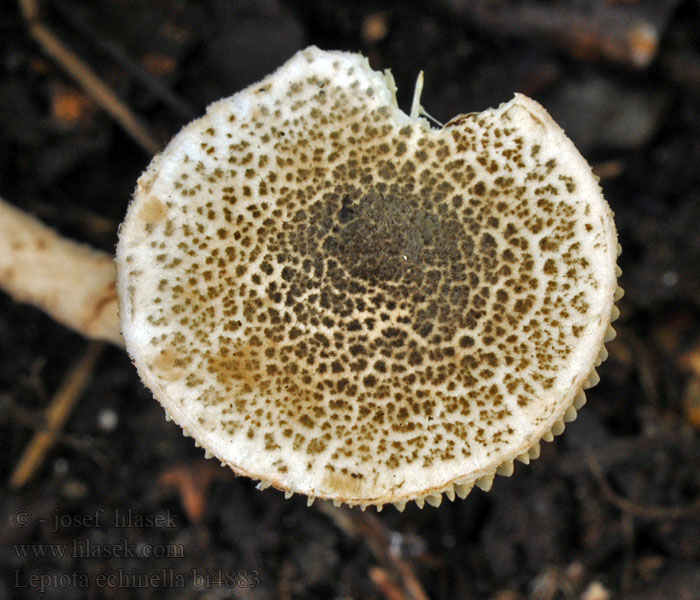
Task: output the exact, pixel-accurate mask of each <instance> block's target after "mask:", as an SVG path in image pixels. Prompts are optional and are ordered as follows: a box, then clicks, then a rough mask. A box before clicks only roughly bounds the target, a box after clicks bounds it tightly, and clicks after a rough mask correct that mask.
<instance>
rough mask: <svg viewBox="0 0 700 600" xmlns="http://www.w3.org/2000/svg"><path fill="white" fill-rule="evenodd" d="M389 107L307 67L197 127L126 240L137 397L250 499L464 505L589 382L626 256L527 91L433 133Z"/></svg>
mask: <svg viewBox="0 0 700 600" xmlns="http://www.w3.org/2000/svg"><path fill="white" fill-rule="evenodd" d="M394 91H395V88H394V86H393V80H392V78H391V75H390V74H388V73H386V74H382V73H377V72H374V71H372V70H371V69H370V67H369V64H368V62H367V60H366V59H365V58H363V57H362V56H360V55H357V54H349V53H342V52H324V51H321V50H319V49H317V48H308V49H307V50H304V51H302V52H300V53H298V54H296V55H295V56H294V57H293V58H292V59H291V60H289V61H288V62H287V63H286V64H285V65H283V66H282V67H281V68H280V69H279V70H278V71H277V72H275V73H274V74H272V75H270V76H268V77H266V78H265V79H263V80H262V81H261V82H260V83H258V84H256V85H253V86H251V87H249V88H247V89H245V90H243V91H242V92H240V93H238V94H236V95H234V96H232V97H230V98H227V99H224V100H221V101H219V102H216V103H214V104H212V105H211V106H210V107H209V109H208V111H207V114H206V115H205V116H204V117H202V118H201V119H198V120H197V121H194V122H193V123H191V124H190V125H188V126H187V127H185V128H184V129H183V130H182V131H181V132H180V133H179V134H178V135H177V136H176V137H175V138H174V139H173V140H172V142H171V143H170V144H169V146H168V147H167V148H166V149H165V151H164V152H163V153H162V154H160V155H159V156H157V157H156V158H155V159H154V160H153V162H152V163H151V165H150V166H149V168H148V169H147V171H146V172H145V173H144V174H143V176H142V177H141V178H140V180H139V182H138V187H137V189H136V193H135V197H134V201H133V203H132V204H131V206H130V208H129V212H128V215H127V217H126V221H125V222H124V224H123V225H122V228H121V232H120V240H119V246H118V249H117V265H118V272H119V275H118V292H119V295H120V301H121V321H122V332H123V335H124V338H125V341H126V345H127V349H128V351H129V353H130V354H131V356H132V358H133V360H134V362H135V364H136V366H137V368H138V371H139V373H140V375H141V377H142V379H143V381H144V382H145V384H146V385H147V386H148V387H149V388H150V389H151V390H152V391H153V394H154V395H155V397H156V398H157V399H158V400H159V401H160V403H161V404H162V405H163V406H164V407H165V410H166V412H167V413H168V414H169V415H171V416H172V418H173V419H174V420H175V421H176V422H177V423H178V424H179V425H180V426H182V428H183V429H184V430H185V432H186V433H187V434H189V435H191V436H193V437H194V438H195V439H196V441H197V442H198V443H199V444H200V445H201V446H202V447H204V448H205V449H206V450H207V452H209V453H211V454H212V455H215V456H216V457H218V458H219V459H220V460H221V461H222V462H224V463H226V464H227V465H229V466H231V468H232V469H234V470H235V471H236V472H237V473H240V474H244V475H248V476H250V477H253V478H255V479H260V480H261V481H262V483H261V487H267V486H268V485H270V484H272V485H273V486H275V487H277V488H279V489H282V490H285V491H287V492H295V493H302V494H306V495H308V496H310V497H311V498H314V497H320V498H328V499H332V500H335V501H338V502H347V503H348V504H360V505H363V506H364V505H368V504H376V505H382V504H384V503H387V502H392V503H395V504H396V505H397V506H398V507H403V505H404V504H405V502H406V501H408V500H416V501H417V502H418V503H419V505H421V506H422V505H423V502H424V501H426V502H428V503H430V504H439V501H440V497H441V493H442V492H446V493H447V495H448V497H450V498H454V495H455V492H456V493H457V494H458V495H459V496H460V497H463V496H464V495H466V494H467V493H468V491H469V490H470V489H471V487H472V486H473V485H474V484H476V485H478V486H480V487H483V488H489V487H490V485H491V481H492V480H493V475H494V474H495V473H496V472H499V473H501V474H505V475H509V474H510V473H511V472H512V462H513V460H514V459H516V458H518V459H520V460H521V461H524V462H527V461H528V460H529V459H530V458H536V456H537V455H538V454H539V442H540V440H542V439H545V440H549V439H551V436H552V433H554V434H557V433H560V432H561V431H562V430H563V427H564V425H563V423H564V421H565V420H571V419H573V418H575V415H576V409H577V408H579V407H580V406H581V405H582V404H583V402H584V401H585V398H584V397H583V394H582V392H581V390H582V389H583V388H585V387H586V385H588V384H593V383H595V381H594V378H595V375H594V374H595V371H594V367H595V366H596V365H597V364H599V362H600V360H601V359H602V357H601V351H604V346H603V343H604V341H605V340H606V335H608V336H609V335H610V334H609V331H610V330H609V323H610V321H611V316H614V314H613V310H614V305H613V298H614V295H615V292H616V289H617V283H616V247H617V244H616V241H617V240H616V233H615V227H614V224H613V219H612V213H611V211H610V209H609V207H608V205H607V204H606V202H605V200H604V199H603V196H602V194H601V191H600V188H599V186H598V184H597V181H596V179H595V178H594V176H593V175H592V174H591V169H590V167H589V166H588V164H587V163H586V162H585V160H584V159H583V158H582V157H581V155H580V154H579V153H578V152H577V151H576V149H575V148H574V146H573V144H572V143H571V141H570V140H569V139H568V138H567V137H566V136H565V135H564V133H563V131H562V130H561V129H560V128H559V127H558V126H557V125H556V124H555V123H554V122H553V121H552V119H551V117H550V116H549V115H548V114H547V112H546V111H545V110H544V109H543V108H542V107H541V106H540V105H539V104H537V103H536V102H534V101H533V100H530V99H528V98H526V97H524V96H522V95H516V96H515V98H514V99H513V100H511V101H510V102H507V103H505V104H503V105H501V106H500V107H498V108H497V109H491V110H487V111H485V112H483V113H480V114H469V115H462V116H460V117H457V118H455V119H453V120H452V121H450V122H449V123H448V124H447V125H446V126H445V127H444V128H441V129H433V128H431V127H430V125H429V124H428V122H427V121H426V120H424V119H422V118H419V117H417V116H414V117H413V118H412V117H410V116H408V115H406V114H405V113H404V112H402V111H401V110H400V109H399V108H398V107H397V105H396V100H395V95H394ZM591 377H593V379H591Z"/></svg>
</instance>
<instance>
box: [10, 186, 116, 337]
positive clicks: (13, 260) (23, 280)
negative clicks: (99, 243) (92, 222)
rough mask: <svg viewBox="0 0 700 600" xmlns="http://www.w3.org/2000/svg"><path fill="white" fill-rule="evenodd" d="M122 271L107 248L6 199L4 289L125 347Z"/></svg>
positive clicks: (72, 325)
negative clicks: (71, 236) (118, 288)
mask: <svg viewBox="0 0 700 600" xmlns="http://www.w3.org/2000/svg"><path fill="white" fill-rule="evenodd" d="M115 278H116V269H115V266H114V260H113V259H112V257H111V256H110V255H109V254H107V253H106V252H101V251H98V250H94V249H92V248H90V247H89V246H86V245H84V244H79V243H77V242H73V241H71V240H67V239H65V238H62V237H61V236H60V235H58V233H56V232H55V231H54V230H53V229H51V228H50V227H47V226H46V225H44V224H42V223H41V222H40V221H39V220H37V219H35V218H34V217H32V216H30V215H28V214H26V213H24V212H22V211H21V210H19V209H17V208H15V207H13V206H11V205H9V204H8V203H7V202H5V201H4V200H3V199H2V198H0V288H1V289H3V290H5V291H6V292H7V293H8V294H9V295H10V296H12V298H14V299H15V300H16V301H18V302H27V303H29V304H33V305H34V306H36V307H38V308H40V309H42V310H43V311H44V312H46V313H48V314H49V315H50V316H51V317H53V318H54V319H56V320H57V321H59V322H60V323H63V324H64V325H66V326H68V327H70V328H72V329H75V330H76V331H78V332H79V333H81V334H83V335H85V336H86V337H88V338H92V339H96V340H105V341H108V342H111V343H113V344H116V345H118V346H123V345H124V341H123V340H122V336H121V333H120V331H119V318H118V314H117V296H116V293H115Z"/></svg>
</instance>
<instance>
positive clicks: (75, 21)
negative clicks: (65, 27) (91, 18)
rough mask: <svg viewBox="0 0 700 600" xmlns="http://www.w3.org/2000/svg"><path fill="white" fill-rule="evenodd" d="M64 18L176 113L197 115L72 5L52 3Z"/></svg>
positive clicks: (192, 116) (189, 118)
mask: <svg viewBox="0 0 700 600" xmlns="http://www.w3.org/2000/svg"><path fill="white" fill-rule="evenodd" d="M53 4H54V5H55V6H56V8H58V10H59V12H60V13H61V14H62V15H63V16H64V18H65V19H66V20H67V21H68V22H69V23H70V24H71V25H72V26H73V27H75V28H76V29H77V30H78V31H80V33H82V34H83V35H84V36H85V37H87V38H88V39H89V40H90V42H91V43H92V44H93V45H94V46H95V47H96V48H98V49H99V50H101V51H102V52H104V53H105V54H106V55H107V56H109V57H110V58H111V59H112V60H114V62H116V63H117V64H118V65H119V66H120V67H121V68H122V69H124V70H125V71H126V72H127V73H129V75H131V76H132V77H133V78H134V79H137V80H138V81H139V82H140V83H141V84H142V85H143V86H144V87H146V88H147V89H148V90H149V91H150V92H151V93H152V94H153V95H154V96H156V97H157V98H158V99H160V100H161V101H162V102H163V103H164V104H165V105H166V106H168V107H169V108H170V109H171V110H172V111H173V112H174V113H175V114H176V115H178V116H179V117H182V118H183V119H186V120H192V119H194V118H195V117H196V116H197V111H196V110H195V109H194V108H193V107H192V106H191V105H190V104H189V103H188V102H187V101H185V100H184V99H182V98H181V97H180V96H178V95H177V94H175V93H174V92H173V91H172V90H171V89H170V88H169V87H168V86H167V85H165V84H163V83H161V82H160V81H158V79H156V78H155V77H153V75H151V74H150V73H149V72H148V71H147V70H146V69H144V68H143V67H141V66H140V65H139V64H138V63H136V62H135V61H134V60H133V59H132V58H131V57H130V56H129V55H128V54H127V53H126V52H125V51H124V49H123V48H122V47H121V45H119V44H118V43H117V42H115V41H114V40H111V39H109V38H108V37H106V36H105V35H104V34H103V33H101V32H97V31H95V30H94V29H93V28H92V26H91V25H90V24H89V23H88V21H87V20H86V19H85V18H84V17H83V15H82V14H80V13H79V12H78V11H77V10H76V9H75V8H74V7H73V6H69V5H67V4H66V3H65V2H58V3H55V2H54V3H53Z"/></svg>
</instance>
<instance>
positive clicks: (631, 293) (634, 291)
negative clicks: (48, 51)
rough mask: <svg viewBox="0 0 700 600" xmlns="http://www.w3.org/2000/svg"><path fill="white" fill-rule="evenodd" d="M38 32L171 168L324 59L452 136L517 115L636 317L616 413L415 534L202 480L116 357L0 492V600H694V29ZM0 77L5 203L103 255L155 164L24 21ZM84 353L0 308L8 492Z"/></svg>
mask: <svg viewBox="0 0 700 600" xmlns="http://www.w3.org/2000/svg"><path fill="white" fill-rule="evenodd" d="M41 5H42V19H43V21H44V22H45V23H46V24H47V25H48V26H49V27H50V28H51V29H52V30H53V31H54V32H55V33H56V34H57V35H58V36H59V37H60V38H61V39H62V40H63V41H64V42H65V43H66V44H67V45H68V46H69V47H70V48H71V49H72V50H74V51H75V52H77V53H78V54H79V55H80V56H81V57H82V58H83V59H84V60H85V61H87V62H88V63H89V65H90V66H91V67H92V68H93V69H94V70H95V71H96V73H97V74H98V75H99V76H100V77H101V78H102V79H103V80H104V81H105V82H107V83H108V84H109V85H111V86H112V87H113V88H114V89H115V90H116V92H117V93H118V95H119V97H120V98H122V99H123V100H124V101H125V103H126V104H127V105H128V106H129V107H130V108H131V109H132V110H133V111H134V112H135V113H136V114H138V115H140V116H141V117H142V118H143V119H144V120H145V121H146V122H147V123H148V126H149V128H150V129H151V130H152V132H154V135H155V136H156V137H157V139H158V140H159V142H161V143H162V144H165V143H166V142H167V140H168V139H169V138H170V137H171V136H172V135H173V134H174V133H176V132H177V131H178V129H179V128H180V127H181V126H182V125H183V124H184V123H186V122H187V121H188V120H190V119H191V118H193V117H194V116H196V115H198V114H200V113H202V112H203V110H204V108H205V106H206V105H207V104H208V103H209V102H211V101H213V100H215V99H218V98H220V97H223V96H227V95H230V94H232V93H234V92H235V91H237V90H239V89H241V88H242V87H244V86H245V85H247V84H249V83H252V82H254V81H255V80H257V79H259V78H261V77H262V76H264V75H265V74H267V73H268V72H270V71H271V70H273V69H274V68H275V67H277V66H278V65H280V64H281V63H282V62H283V61H284V60H286V59H287V58H288V57H289V56H291V54H292V53H293V52H294V51H296V50H297V49H299V48H302V47H304V46H306V45H308V44H317V45H319V46H321V47H323V48H328V49H345V50H353V51H362V52H363V53H365V54H366V55H368V56H369V57H370V61H371V63H372V65H373V67H375V68H377V69H384V68H391V69H392V71H393V73H394V76H395V78H396V81H397V83H398V86H399V103H400V105H401V106H402V107H404V108H405V109H408V107H409V104H410V98H411V95H412V91H413V81H414V79H415V76H416V74H417V73H418V71H419V70H420V69H424V70H425V72H426V84H425V88H424V93H423V104H424V106H425V108H426V109H427V111H428V112H430V114H431V115H432V116H434V117H435V118H436V119H438V120H439V121H442V122H446V121H447V120H449V119H450V118H451V117H452V116H454V115H455V114H458V113H460V112H471V111H478V110H482V109H484V108H486V107H488V106H491V105H496V104H498V103H500V102H503V101H506V100H508V99H510V98H511V96H512V93H513V92H514V91H521V92H524V93H526V94H529V95H531V96H533V97H534V98H536V99H537V100H539V101H541V102H542V103H543V104H544V105H545V106H546V107H547V108H548V109H549V110H550V111H551V112H552V114H553V115H554V116H555V118H556V119H557V120H558V122H559V123H560V124H561V125H562V126H563V127H564V129H565V130H566V131H567V132H568V133H569V134H570V135H571V137H572V138H573V139H574V141H575V142H576V143H577V145H578V147H579V148H580V150H581V152H582V153H583V154H584V156H586V158H587V159H588V160H589V161H590V162H591V163H592V164H593V165H595V167H596V170H597V172H598V173H599V174H600V176H601V184H602V186H603V188H604V191H605V195H606V197H607V199H608V201H609V202H610V204H611V205H612V208H613V210H614V211H615V213H616V220H617V225H618V228H619V233H620V239H621V243H622V246H623V248H624V252H623V254H622V256H621V258H620V265H621V267H622V269H623V271H624V275H623V277H622V279H621V283H622V286H623V287H624V288H625V289H626V291H627V294H626V296H625V297H624V299H623V300H622V301H621V302H620V305H619V306H620V310H621V313H622V316H621V319H620V320H619V322H618V325H617V330H618V337H617V339H616V340H615V341H614V342H613V343H611V344H610V345H609V351H610V358H609V359H608V361H607V362H606V363H605V364H604V365H603V366H602V367H601V368H600V376H601V383H600V385H598V386H597V387H596V388H594V389H593V390H591V391H590V393H589V394H588V399H589V401H588V405H587V407H586V408H585V409H584V410H583V411H582V412H581V413H580V416H579V419H578V420H577V421H576V422H574V423H572V424H570V425H569V426H567V431H566V433H565V434H564V435H563V436H562V437H560V438H558V439H557V440H556V441H555V442H554V443H552V444H545V445H544V446H543V451H542V457H541V458H540V459H539V460H537V461H535V462H534V463H533V464H532V465H531V466H529V467H524V466H520V465H519V466H516V469H515V474H514V475H513V476H512V477H511V478H503V477H499V478H497V479H496V481H495V483H494V486H493V490H492V491H491V492H490V493H488V494H486V493H483V492H481V491H479V490H476V491H474V492H473V493H472V494H471V495H470V496H469V497H468V498H467V499H466V500H463V501H460V500H457V501H455V502H454V503H450V502H448V501H445V502H444V503H443V505H442V506H441V507H440V508H438V509H435V508H431V507H426V508H425V509H423V510H419V509H418V508H417V507H416V506H415V505H410V506H408V507H407V508H406V511H405V512H404V513H398V512H397V511H396V510H394V509H393V508H392V507H388V508H387V509H386V510H385V511H384V512H382V513H381V514H379V515H377V514H376V513H375V512H374V511H370V510H368V511H367V512H366V513H361V512H360V511H359V510H353V511H348V510H342V511H333V510H332V509H331V508H329V507H327V506H323V505H322V506H321V507H319V506H318V505H314V506H313V507H312V508H307V507H306V501H305V498H301V497H293V498H292V499H289V500H285V499H284V498H283V496H282V495H281V494H280V493H279V492H275V491H271V490H269V491H265V492H259V491H257V490H256V489H255V485H254V483H253V482H251V481H249V480H248V479H245V478H235V477H234V476H233V475H232V474H231V473H230V472H229V471H228V470H225V469H220V468H219V467H218V466H216V467H215V466H213V463H212V461H205V460H204V459H203V457H202V452H201V451H200V450H198V449H197V448H195V447H194V445H193V443H192V440H191V439H188V438H183V436H182V435H181V433H180V430H179V428H178V427H176V426H175V425H173V424H172V423H168V422H166V421H165V420H164V419H163V411H162V409H161V408H160V407H159V405H158V404H157V403H156V402H155V401H154V400H153V399H152V398H151V395H150V393H149V392H148V391H147V390H145V389H144V387H143V386H142V385H141V383H140V382H139V379H138V377H137V375H136V372H135V370H134V369H133V368H132V365H131V364H130V361H129V359H128V358H127V356H126V355H125V353H124V352H123V351H120V350H118V349H116V348H108V349H107V350H106V351H105V352H104V354H103V355H102V357H101V359H100V361H99V364H98V366H97V368H96V370H95V373H94V376H93V378H92V381H91V383H90V385H89V386H88V388H87V389H86V390H85V392H84V393H83V394H82V397H81V399H80V401H79V404H78V405H77V407H76V409H75V411H74V412H73V414H72V416H71V418H70V420H69V421H68V423H67V424H66V426H65V427H64V429H63V432H62V433H61V434H60V435H59V436H58V440H57V442H56V444H55V445H54V446H53V448H52V449H51V451H50V452H49V454H48V456H47V459H46V460H45V461H44V462H43V465H42V467H41V468H40V469H39V470H38V471H37V472H36V473H34V475H33V477H32V479H31V480H30V482H29V483H28V484H26V485H25V486H24V487H22V488H21V489H19V490H11V489H10V487H9V485H8V484H7V483H2V484H0V485H1V486H2V488H1V489H2V495H1V496H0V516H1V519H2V527H0V540H1V543H0V599H2V598H11V597H12V598H36V597H42V598H62V599H69V598H132V597H133V598H170V599H177V598H387V599H390V600H395V599H399V598H407V599H408V598H415V599H417V598H421V597H424V596H421V594H422V592H421V588H422V590H424V592H425V594H426V595H427V596H428V597H430V598H445V599H453V598H490V599H494V600H495V599H498V600H506V599H508V600H516V599H522V598H533V599H542V600H555V599H573V598H586V599H587V600H593V599H594V598H595V599H601V600H602V599H604V598H624V599H632V598H636V599H656V598H662V599H668V600H673V599H685V600H690V599H698V598H700V504H699V503H698V499H699V498H700V234H699V231H700V158H699V157H700V3H698V2H697V1H696V0H684V1H683V0H672V1H661V0H638V1H635V0H625V1H622V0H617V1H612V0H590V1H588V2H580V1H576V0H554V1H544V0H542V1H535V0H493V1H491V2H485V1H483V0H478V1H474V2H468V1H467V0H431V1H429V2H426V3H423V4H421V7H420V8H410V7H409V3H397V4H396V5H393V4H391V3H389V2H380V1H376V0H365V1H362V2H360V1H354V0H353V1H349V2H338V3H336V2H323V1H312V0H306V1H303V2H302V1H300V0H287V1H280V2H278V1H277V0H244V1H241V2H231V1H230V0H207V1H204V2H195V1H193V0H151V1H148V2H141V1H135V0H102V1H100V2H86V1H83V2H80V1H78V0H43V1H42V2H41ZM655 40H656V41H658V46H657V45H656V43H655ZM120 60H121V63H120ZM133 66H138V67H140V68H141V69H142V71H143V73H145V76H146V79H147V80H148V81H149V82H150V83H151V84H153V83H154V82H155V83H159V84H161V85H162V86H165V87H166V88H167V89H168V90H169V92H170V95H169V96H165V95H162V94H161V95H160V96H159V95H157V94H156V93H155V92H154V91H153V86H152V85H151V87H150V88H149V87H148V86H146V85H144V83H143V81H141V80H139V78H138V77H137V76H136V75H135V71H134V69H133ZM0 69H2V71H1V72H2V75H1V76H0V194H1V195H2V196H3V197H4V198H6V199H7V200H8V201H11V202H12V203H14V204H15V205H17V206H20V207H22V208H23V209H25V210H27V211H29V212H32V213H33V214H36V215H38V216H39V217H40V218H41V219H42V220H44V221H45V222H46V223H49V224H51V225H52V226H54V227H56V228H57V229H58V230H60V231H61V232H62V233H63V234H65V235H68V236H71V237H74V238H76V239H79V240H82V241H85V242H88V243H90V244H92V245H93V246H96V247H99V248H102V249H104V250H107V251H110V252H111V251H113V248H114V245H115V241H116V233H117V227H118V224H119V222H120V221H121V218H122V216H123V215H124V213H125V210H126V207H127V204H128V202H129V198H130V194H131V192H132V190H133V188H134V185H135V181H136V179H137V177H138V175H139V173H140V172H141V171H142V170H143V169H144V168H145V167H146V165H147V164H148V162H149V160H150V156H149V155H148V153H146V152H144V151H143V150H142V149H141V148H140V147H139V146H138V145H137V144H136V143H134V142H133V141H132V139H131V138H130V137H129V136H128V135H127V134H126V133H125V132H124V130H123V129H121V128H120V126H119V125H118V124H117V123H116V122H115V121H114V120H112V119H111V118H110V117H109V116H108V115H107V114H106V113H105V112H104V111H102V110H101V109H100V107H99V106H98V105H97V104H96V103H95V101H94V100H93V99H92V98H91V97H90V96H89V95H87V94H85V93H84V92H82V91H81V90H80V88H78V87H77V86H76V84H75V83H74V82H73V81H72V79H71V78H70V77H69V76H68V75H67V74H66V71H65V70H64V69H63V68H62V67H61V66H59V65H58V64H57V63H56V62H54V61H53V60H52V59H50V58H48V57H47V56H46V55H45V54H44V52H43V51H42V49H41V48H40V46H39V45H38V44H37V43H36V42H35V41H34V40H33V39H32V38H31V36H30V35H29V33H28V30H27V27H26V23H25V21H24V20H23V18H22V15H21V13H20V11H19V9H18V8H17V6H15V5H14V4H13V3H12V2H5V3H3V4H2V7H1V8H0ZM86 344H87V342H86V341H85V340H84V339H82V338H81V337H80V336H78V335H77V334H74V333H72V332H70V331H68V330H66V329H64V328H63V327H61V326H59V325H57V324H56V323H54V322H52V321H51V320H50V319H49V318H48V317H46V316H45V315H43V314H41V313H39V312H38V311H37V310H34V309H32V308H30V307H27V306H23V305H18V304H15V303H13V302H12V301H11V300H10V299H9V298H8V297H7V296H6V295H4V294H0V356H1V357H2V360H0V448H1V449H2V454H1V456H0V478H1V479H2V481H3V482H7V481H8V479H9V478H10V476H11V473H12V472H13V470H14V468H15V466H16V464H17V462H18V461H19V459H20V457H21V455H22V452H23V450H24V448H25V447H26V445H27V444H28V442H29V440H30V439H31V437H32V435H33V434H34V433H35V432H36V431H37V430H39V429H41V427H42V415H43V409H44V408H45V406H46V405H47V403H48V402H49V399H50V397H51V396H52V394H53V393H54V392H55V390H56V388H57V387H58V385H59V383H60V381H61V379H62V377H63V376H64V375H65V373H66V372H67V371H68V370H69V369H70V368H71V367H72V365H73V364H74V363H75V361H76V360H77V358H78V357H79V356H80V355H81V353H82V352H84V349H85V347H86ZM129 511H130V512H129ZM120 519H122V521H120ZM123 519H126V521H124V520H123ZM129 519H130V520H129ZM120 524H124V525H130V526H129V527H119V526H118V525H120ZM62 548H63V549H65V555H64V556H61V555H60V554H61V552H62V550H61V549H62ZM118 548H122V550H119V549H118ZM149 548H150V549H152V553H153V554H156V555H160V554H163V553H165V554H169V555H170V556H162V557H161V556H158V557H156V556H153V557H148V558H146V557H145V556H144V555H145V554H147V553H148V551H149V550H148V549H149ZM23 553H24V555H23ZM42 553H43V555H42ZM81 553H82V556H79V555H80V554H81ZM108 553H110V554H112V556H106V554H108ZM120 554H121V555H120ZM124 554H126V556H124ZM418 582H419V583H418ZM41 588H43V591H44V593H40V592H41V591H42V589H41Z"/></svg>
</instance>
